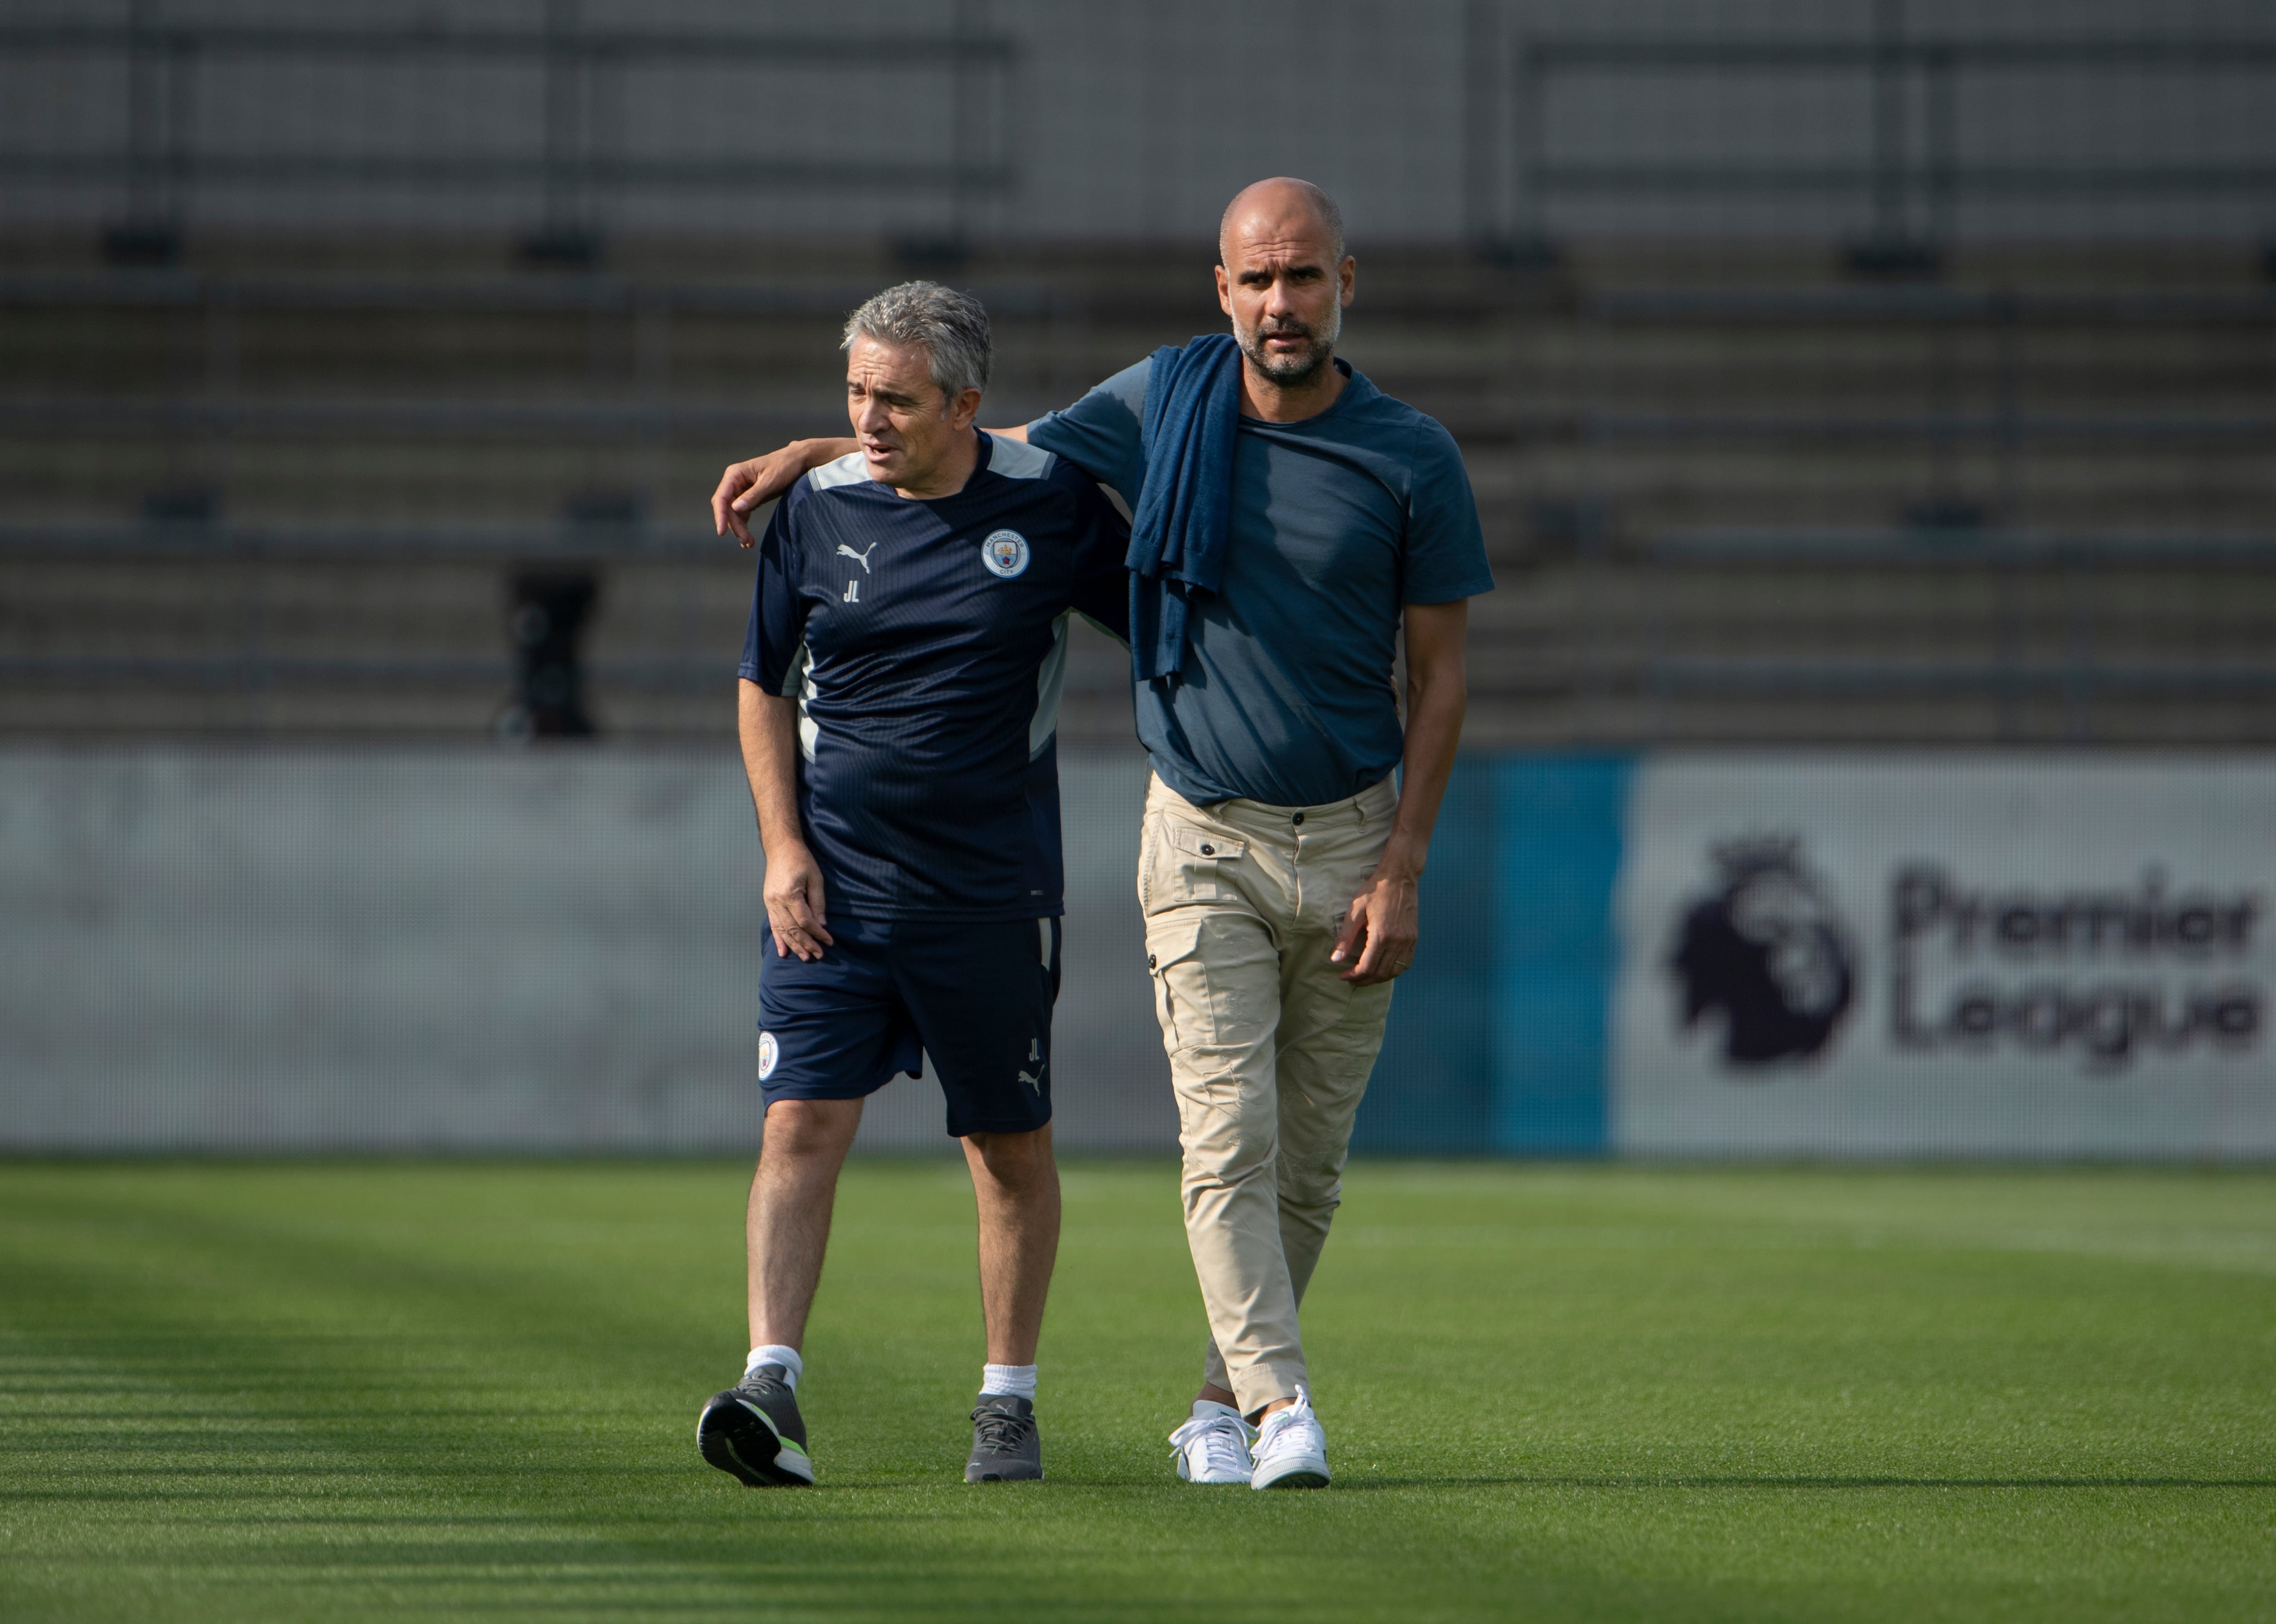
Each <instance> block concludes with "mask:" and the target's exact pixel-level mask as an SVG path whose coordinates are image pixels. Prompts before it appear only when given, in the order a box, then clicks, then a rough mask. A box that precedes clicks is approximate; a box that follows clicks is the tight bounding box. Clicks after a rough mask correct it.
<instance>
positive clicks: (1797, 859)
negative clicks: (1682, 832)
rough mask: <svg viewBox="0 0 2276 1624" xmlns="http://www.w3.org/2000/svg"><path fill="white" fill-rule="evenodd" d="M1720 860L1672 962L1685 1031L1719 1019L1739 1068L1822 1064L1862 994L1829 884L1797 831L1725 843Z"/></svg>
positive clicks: (1686, 920)
mask: <svg viewBox="0 0 2276 1624" xmlns="http://www.w3.org/2000/svg"><path fill="white" fill-rule="evenodd" d="M1712 856H1713V860H1714V863H1715V867H1716V869H1717V877H1716V889H1715V891H1714V892H1713V893H1712V894H1711V895H1710V896H1707V897H1705V898H1703V899H1700V900H1699V901H1697V902H1695V903H1694V904H1693V905H1692V906H1691V907H1689V908H1688V910H1686V912H1685V914H1684V915H1683V922H1682V925H1681V927H1680V929H1679V930H1678V932H1677V937H1676V942H1675V946H1674V951H1673V953H1671V954H1670V956H1669V959H1668V968H1669V969H1670V970H1672V971H1673V973H1674V974H1675V975H1676V976H1677V977H1679V978H1680V980H1681V982H1682V983H1683V1015H1682V1025H1683V1028H1684V1029H1685V1030H1686V1031H1688V1030H1690V1029H1692V1028H1695V1027H1696V1026H1697V1025H1698V1024H1699V1022H1700V1020H1701V1018H1702V1017H1703V1016H1705V1015H1707V1014H1709V1013H1711V1012H1712V1013H1720V1014H1721V1015H1722V1017H1723V1058H1724V1059H1726V1061H1728V1062H1729V1063H1730V1064H1731V1065H1733V1066H1770V1065H1774V1064H1776V1063H1778V1062H1779V1061H1782V1060H1809V1059H1816V1058H1817V1056H1818V1055H1820V1054H1823V1053H1824V1052H1825V1047H1826V1045H1827V1044H1828V1043H1831V1042H1832V1038H1833V1034H1834V1032H1835V1031H1836V1030H1837V1029H1838V1028H1840V1024H1841V1021H1842V1018H1843V1017H1844V1016H1846V1015H1847V1013H1849V1006H1850V1003H1851V1001H1852V1000H1853V998H1855V993H1856V954H1855V951H1854V949H1853V948H1852V947H1851V945H1850V942H1849V934H1848V931H1847V930H1846V929H1845V928H1844V926H1843V925H1842V922H1841V919H1840V915H1839V914H1837V913H1836V912H1835V911H1834V907H1833V900H1832V896H1831V894H1830V893H1829V892H1828V890H1827V887H1826V885H1825V882H1824V881H1823V880H1822V879H1820V878H1819V877H1817V875H1816V874H1815V873H1813V872H1812V871H1811V870H1810V869H1809V864H1808V862H1807V861H1805V860H1804V858H1803V857H1802V843H1801V841H1800V840H1798V839H1795V838H1794V837H1793V836H1791V835H1780V836H1763V837H1753V838H1749V839H1740V840H1728V841H1725V842H1723V843H1721V844H1720V845H1718V846H1715V847H1714V848H1713V852H1712Z"/></svg>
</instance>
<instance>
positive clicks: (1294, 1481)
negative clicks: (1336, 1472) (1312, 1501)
mask: <svg viewBox="0 0 2276 1624" xmlns="http://www.w3.org/2000/svg"><path fill="white" fill-rule="evenodd" d="M1248 1486H1249V1487H1250V1488H1252V1489H1324V1488H1326V1487H1327V1486H1328V1468H1327V1466H1326V1464H1325V1463H1324V1462H1323V1463H1322V1464H1321V1465H1319V1466H1317V1467H1311V1466H1292V1467H1290V1468H1288V1469H1287V1470H1286V1471H1285V1472H1282V1473H1281V1474H1280V1475H1279V1476H1277V1477H1275V1478H1273V1479H1271V1481H1270V1482H1268V1483H1258V1482H1257V1481H1256V1479H1254V1478H1251V1479H1250V1480H1249V1484H1248Z"/></svg>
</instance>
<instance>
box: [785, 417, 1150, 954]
mask: <svg viewBox="0 0 2276 1624" xmlns="http://www.w3.org/2000/svg"><path fill="white" fill-rule="evenodd" d="M1129 544H1130V533H1129V530H1128V527H1127V526H1125V525H1124V524H1123V522H1122V520H1121V518H1120V516H1119V515H1118V514H1117V513H1116V512H1115V511H1114V508H1113V505H1112V504H1111V503H1110V502H1108V501H1107V499H1106V497H1104V495H1103V494H1101V493H1100V491H1099V489H1098V487H1097V486H1096V484H1095V483H1093V482H1092V481H1091V480H1090V478H1089V475H1087V474H1084V473H1083V472H1082V471H1081V469H1080V468H1078V467H1074V465H1073V464H1071V463H1067V462H1065V461H1063V460H1061V459H1058V458H1057V457H1054V456H1052V455H1051V453H1050V452H1043V451H1038V450H1036V449H1035V448H1034V447H1031V446H1027V445H1022V444H1020V443H1019V442H1018V441H1016V440H999V439H996V438H994V437H993V436H989V435H986V434H982V436H980V461H979V466H978V467H976V468H975V470H974V471H973V474H972V478H971V479H970V480H969V481H968V482H966V484H965V487H964V489H961V490H960V491H958V492H957V493H956V494H955V495H954V496H950V497H938V498H937V499H934V500H931V501H917V500H913V499H910V498H907V497H901V496H898V495H896V494H895V493H894V491H893V489H892V487H891V486H890V485H884V484H880V483H878V482H876V481H875V480H872V479H871V478H870V477H869V469H868V467H867V465H866V464H865V463H864V462H863V461H862V459H861V453H860V452H854V454H853V455H851V456H848V457H843V458H840V459H838V460H837V461H836V462H833V463H831V464H829V465H827V466H826V467H819V468H816V469H815V470H814V471H813V472H812V473H810V474H808V475H807V476H806V477H805V478H804V479H802V480H800V482H798V483H797V484H795V485H793V487H791V489H789V490H788V491H787V492H785V494H784V497H783V499H782V501H781V503H780V504H779V505H778V506H777V507H776V509H775V512H774V517H773V519H772V520H770V521H769V522H768V524H767V527H766V530H765V533H764V534H763V535H762V537H761V539H760V542H759V558H758V581H757V584H756V585H755V588H753V591H752V595H751V620H750V626H749V629H748V630H747V632H746V633H745V634H744V638H743V663H742V667H741V671H742V674H743V676H744V677H746V678H747V679H749V680H751V681H753V682H755V683H757V684H759V685H760V686H761V687H763V688H765V689H766V690H767V691H768V692H769V693H771V694H783V695H785V696H793V695H794V696H796V698H797V699H798V702H799V755H800V764H799V783H798V788H799V816H800V822H801V823H803V824H804V826H805V833H806V840H807V845H808V847H809V848H810V849H811V850H812V851H813V853H814V856H815V861H816V862H817V863H819V864H820V865H821V868H822V875H823V907H824V910H825V912H826V914H827V916H828V917H830V918H833V919H834V918H836V917H838V915H839V914H846V915H849V916H851V917H853V918H856V919H877V920H891V919H934V920H1005V919H1039V918H1043V917H1045V916H1048V915H1051V914H1059V913H1062V912H1064V911H1065V907H1064V901H1063V895H1062V893H1063V891H1064V887H1065V882H1064V869H1063V867H1062V862H1061V857H1060V846H1059V799H1058V751H1057V748H1056V736H1057V729H1058V706H1059V693H1060V689H1061V687H1062V685H1063V684H1064V682H1065V679H1066V634H1067V625H1066V619H1067V616H1068V614H1069V613H1070V612H1071V611H1072V612H1076V613H1081V614H1082V615H1084V616H1086V617H1087V618H1090V619H1092V620H1094V621H1096V622H1097V623H1098V624H1099V625H1100V626H1102V627H1104V629H1105V630H1107V631H1109V632H1111V633H1112V634H1114V635H1115V636H1117V637H1121V638H1124V639H1125V640H1126V641H1127V634H1128V619H1129V612H1130V611H1129V584H1128V583H1129V580H1130V577H1129V573H1128V572H1127V570H1126V569H1125V568H1124V567H1123V558H1124V555H1125V554H1126V553H1127V550H1128V549H1129Z"/></svg>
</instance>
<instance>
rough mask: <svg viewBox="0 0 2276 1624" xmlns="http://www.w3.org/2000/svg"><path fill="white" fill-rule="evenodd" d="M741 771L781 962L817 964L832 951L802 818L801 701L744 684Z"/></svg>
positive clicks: (739, 692) (739, 717)
mask: <svg viewBox="0 0 2276 1624" xmlns="http://www.w3.org/2000/svg"><path fill="white" fill-rule="evenodd" d="M735 710H736V724H737V732H740V734H741V736H742V741H743V771H744V773H745V775H746V776H747V777H748V778H749V779H750V781H751V805H752V807H753V808H755V809H756V811H757V812H758V815H759V842H760V844H761V845H762V846H764V847H765V848H766V854H767V883H766V900H767V922H768V923H769V924H770V925H771V926H772V927H773V928H774V936H775V954H776V956H777V957H778V958H779V957H782V956H783V955H785V954H787V953H796V954H797V955H798V956H799V957H800V958H801V959H819V958H821V957H822V950H823V948H824V947H827V946H829V945H831V937H830V931H829V930H828V928H827V926H826V923H825V921H826V919H827V915H826V914H824V913H823V903H822V868H821V865H820V864H818V863H816V861H814V854H813V853H812V852H810V851H808V849H807V845H806V834H805V831H804V829H803V828H802V827H801V826H800V823H799V819H798V702H797V701H795V700H791V699H785V698H783V697H782V696H781V695H780V694H770V693H768V692H767V691H766V690H765V689H764V688H762V687H760V686H759V685H758V684H757V683H755V682H753V681H751V680H750V679H748V678H744V679H741V680H740V683H739V685H738V687H737V689H736V695H735Z"/></svg>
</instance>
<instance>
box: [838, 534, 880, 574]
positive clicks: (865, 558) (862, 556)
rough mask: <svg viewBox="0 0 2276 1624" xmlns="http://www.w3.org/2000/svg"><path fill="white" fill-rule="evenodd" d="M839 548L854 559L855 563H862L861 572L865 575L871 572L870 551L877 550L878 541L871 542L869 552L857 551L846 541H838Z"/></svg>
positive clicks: (847, 556)
mask: <svg viewBox="0 0 2276 1624" xmlns="http://www.w3.org/2000/svg"><path fill="white" fill-rule="evenodd" d="M876 550H877V543H875V542H872V543H869V552H855V551H854V550H853V549H852V548H851V547H848V546H847V545H846V543H843V542H840V543H838V551H839V552H840V553H841V554H843V555H844V556H845V557H846V558H851V559H853V560H854V563H856V564H858V565H861V573H863V574H864V575H867V574H868V573H869V553H870V552H875V551H876Z"/></svg>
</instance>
